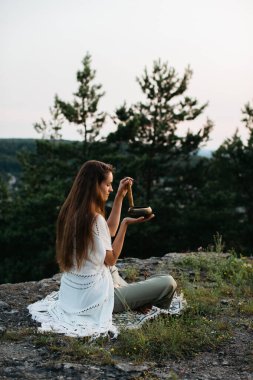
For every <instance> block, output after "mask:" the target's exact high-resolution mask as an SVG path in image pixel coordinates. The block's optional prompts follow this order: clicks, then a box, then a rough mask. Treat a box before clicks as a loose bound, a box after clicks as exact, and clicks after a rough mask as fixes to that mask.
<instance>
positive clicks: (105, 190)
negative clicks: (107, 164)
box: [100, 172, 113, 202]
mask: <svg viewBox="0 0 253 380" xmlns="http://www.w3.org/2000/svg"><path fill="white" fill-rule="evenodd" d="M112 181H113V175H112V173H111V172H109V173H108V174H107V177H106V179H105V180H104V181H103V182H101V184H100V191H101V195H102V198H103V201H104V202H106V201H107V199H108V197H109V195H110V193H111V192H112V191H113V188H112Z"/></svg>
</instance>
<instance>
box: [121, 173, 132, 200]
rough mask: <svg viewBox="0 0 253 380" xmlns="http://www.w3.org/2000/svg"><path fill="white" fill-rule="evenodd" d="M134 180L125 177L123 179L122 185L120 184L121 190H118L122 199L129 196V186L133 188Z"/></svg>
mask: <svg viewBox="0 0 253 380" xmlns="http://www.w3.org/2000/svg"><path fill="white" fill-rule="evenodd" d="M133 181H134V180H133V178H131V177H125V178H123V179H122V180H121V181H120V183H119V188H118V191H117V195H119V196H121V197H122V198H124V197H125V196H126V194H127V191H128V184H129V183H130V184H131V186H132V184H133Z"/></svg>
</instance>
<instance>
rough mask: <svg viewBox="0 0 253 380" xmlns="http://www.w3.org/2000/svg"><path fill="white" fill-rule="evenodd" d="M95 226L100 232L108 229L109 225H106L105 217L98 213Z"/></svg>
mask: <svg viewBox="0 0 253 380" xmlns="http://www.w3.org/2000/svg"><path fill="white" fill-rule="evenodd" d="M93 226H94V227H96V229H98V230H100V229H102V230H103V229H105V228H106V226H107V223H106V220H105V218H104V217H103V215H101V214H98V213H97V214H95V216H94V223H93Z"/></svg>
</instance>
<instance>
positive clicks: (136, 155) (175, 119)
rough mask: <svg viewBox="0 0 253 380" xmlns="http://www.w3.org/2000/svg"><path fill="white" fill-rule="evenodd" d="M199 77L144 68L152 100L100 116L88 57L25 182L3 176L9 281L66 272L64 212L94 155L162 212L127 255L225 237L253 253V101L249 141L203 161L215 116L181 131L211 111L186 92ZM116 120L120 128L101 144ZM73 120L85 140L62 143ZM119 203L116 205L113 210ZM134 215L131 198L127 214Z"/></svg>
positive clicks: (145, 89)
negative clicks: (58, 246)
mask: <svg viewBox="0 0 253 380" xmlns="http://www.w3.org/2000/svg"><path fill="white" fill-rule="evenodd" d="M191 77H192V70H191V69H190V68H189V67H187V68H186V69H185V71H184V74H183V75H182V76H181V77H180V76H179V75H178V73H177V72H176V70H175V69H174V68H173V67H170V66H169V65H168V64H167V63H163V62H161V60H158V61H155V62H154V63H153V67H152V69H151V71H148V70H147V69H145V70H144V73H143V75H142V76H140V77H139V78H137V82H138V84H139V86H140V88H141V90H142V93H143V100H141V101H139V102H136V103H135V104H133V105H130V106H128V105H127V104H126V103H124V104H122V105H121V106H119V107H118V108H117V109H116V111H115V114H114V115H108V114H107V113H106V112H101V111H99V102H100V99H101V98H102V97H103V95H104V91H103V89H102V85H101V84H96V72H95V70H93V69H92V62H91V56H90V55H89V54H86V56H85V57H84V59H83V61H82V68H81V70H79V71H78V72H77V74H76V79H77V84H78V88H77V91H76V92H75V93H74V95H73V100H72V101H71V102H66V101H64V100H63V99H61V98H60V97H59V96H58V95H56V96H55V99H54V105H53V107H51V108H50V115H51V118H50V120H49V121H46V120H45V119H41V121H39V122H37V123H35V125H34V128H35V129H36V131H37V132H38V133H40V134H41V136H42V139H38V140H36V146H35V148H34V149H33V150H32V151H23V152H22V153H20V154H19V161H20V165H21V167H22V173H21V178H20V180H19V181H18V182H17V183H16V184H15V185H13V186H11V187H10V186H9V185H8V182H7V181H6V179H5V178H3V176H2V177H1V179H0V247H1V266H0V282H2V283H3V282H18V281H24V280H36V279H40V278H43V277H46V276H51V275H52V274H54V273H56V272H57V271H58V268H57V266H56V263H55V258H54V257H55V223H56V219H57V215H58V212H59V209H60V207H61V205H62V203H63V202H64V200H65V197H66V195H67V194H68V191H69V190H70V186H71V184H72V182H73V179H74V177H75V175H76V174H77V172H78V170H79V168H80V166H81V165H82V164H83V162H85V161H86V160H89V159H97V160H101V161H105V162H108V163H111V164H113V165H114V167H115V168H116V171H115V176H114V183H115V186H114V187H115V188H116V187H117V184H118V182H119V180H120V179H121V178H122V177H124V176H126V175H131V176H132V177H133V178H134V179H135V181H134V187H133V193H134V199H135V204H136V205H150V206H151V207H152V208H153V210H154V212H155V215H156V218H155V219H154V220H153V221H152V222H150V223H147V224H145V225H141V226H138V225H136V226H133V228H132V229H129V231H128V234H127V238H126V244H125V247H124V251H123V254H122V257H124V256H134V257H139V258H144V257H149V256H160V255H163V254H165V253H167V252H173V251H179V252H180V251H189V250H197V249H202V248H201V247H203V248H206V247H208V245H209V248H210V249H211V247H210V244H212V242H213V236H214V235H215V234H216V233H217V232H219V234H220V235H222V237H223V241H224V242H225V249H226V250H231V249H234V250H236V251H237V252H238V253H243V254H248V255H249V254H251V253H252V243H253V201H252V194H253V181H252V178H253V165H252V162H253V160H252V158H253V107H252V105H251V104H250V103H247V104H246V105H245V106H244V108H243V109H242V122H243V123H244V124H245V126H246V127H247V129H248V131H249V137H248V139H247V141H246V142H243V141H242V139H241V137H240V136H239V133H238V131H236V132H235V134H234V135H233V136H232V137H229V138H227V139H226V140H225V141H224V143H223V144H222V145H221V146H220V147H219V148H218V149H217V150H216V151H215V152H214V153H213V155H212V157H211V158H206V157H201V156H199V155H198V152H199V150H200V148H201V147H203V146H204V145H205V144H206V143H207V141H208V139H209V135H210V132H211V131H212V128H213V122H212V121H211V120H210V119H209V118H207V119H206V122H205V123H204V125H203V126H202V128H200V129H199V130H198V131H197V132H193V131H191V130H190V129H187V130H186V132H185V133H184V134H183V135H182V134H180V133H179V131H178V129H179V128H178V127H179V125H180V124H182V123H183V124H184V125H186V126H187V122H189V121H191V122H192V121H193V120H195V119H196V118H197V117H198V116H199V115H201V114H202V113H203V112H204V111H205V110H206V108H207V103H205V104H199V102H198V100H197V99H196V98H194V97H191V96H189V95H188V94H187V90H188V87H189V83H190V79H191ZM109 117H110V118H111V119H112V120H113V122H114V123H115V125H116V131H115V132H112V133H110V134H108V136H107V137H105V138H101V137H100V132H101V130H102V129H103V126H104V124H105V121H106V119H107V118H109ZM66 122H68V123H69V124H70V127H71V125H73V126H74V127H76V128H77V130H78V131H79V133H80V135H81V136H82V141H64V140H62V127H63V125H64V123H66ZM111 206H112V201H110V202H108V204H107V212H109V211H110V207H111ZM127 209H128V205H127V201H125V202H124V207H123V214H126V213H127Z"/></svg>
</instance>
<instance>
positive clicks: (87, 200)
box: [56, 160, 113, 271]
mask: <svg viewBox="0 0 253 380" xmlns="http://www.w3.org/2000/svg"><path fill="white" fill-rule="evenodd" d="M110 172H113V167H112V165H109V164H105V163H104V162H100V161H95V160H91V161H87V162H85V163H84V164H83V166H82V167H81V169H80V170H79V172H78V174H77V176H76V178H75V180H74V183H73V185H72V188H71V190H70V192H69V195H68V196H67V198H66V200H65V202H64V204H63V206H62V207H61V210H60V213H59V216H58V219H57V226H56V259H57V262H58V264H59V266H60V269H61V271H68V270H70V269H71V267H72V266H73V264H74V261H73V256H74V255H73V253H74V248H75V252H76V263H77V267H78V268H80V267H81V265H82V264H83V262H84V261H85V260H86V259H87V255H88V249H89V246H90V244H93V236H92V225H93V222H94V216H95V214H96V213H100V214H102V215H103V216H104V215H105V202H104V200H103V199H102V195H101V192H100V187H99V185H100V184H101V183H102V182H103V181H104V180H105V179H106V178H107V175H108V174H109V173H110Z"/></svg>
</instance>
